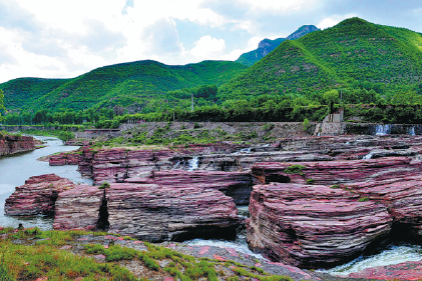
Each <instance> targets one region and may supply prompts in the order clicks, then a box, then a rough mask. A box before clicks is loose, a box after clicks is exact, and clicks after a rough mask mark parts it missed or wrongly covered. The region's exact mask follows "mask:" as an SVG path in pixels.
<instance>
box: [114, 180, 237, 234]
mask: <svg viewBox="0 0 422 281" xmlns="http://www.w3.org/2000/svg"><path fill="white" fill-rule="evenodd" d="M106 196H107V205H108V214H109V218H108V221H109V223H110V232H117V233H119V234H122V235H132V236H135V237H137V238H138V239H144V240H148V241H153V242H158V241H164V240H175V241H183V240H186V239H190V238H200V237H205V238H211V237H213V238H214V237H216V238H218V237H220V238H234V237H235V232H236V228H237V227H238V225H239V218H238V216H237V209H236V205H235V204H234V202H233V200H232V199H231V198H230V197H227V196H225V195H224V194H223V193H221V192H220V191H216V190H211V189H206V190H204V189H200V188H192V187H185V188H171V187H165V186H159V185H154V184H144V185H142V184H127V183H126V184H124V183H123V184H119V183H114V184H111V186H110V188H107V189H106Z"/></svg>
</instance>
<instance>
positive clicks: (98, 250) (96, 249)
mask: <svg viewBox="0 0 422 281" xmlns="http://www.w3.org/2000/svg"><path fill="white" fill-rule="evenodd" d="M84 247H85V252H86V253H87V254H104V253H105V248H104V247H103V246H102V245H99V244H88V245H84Z"/></svg>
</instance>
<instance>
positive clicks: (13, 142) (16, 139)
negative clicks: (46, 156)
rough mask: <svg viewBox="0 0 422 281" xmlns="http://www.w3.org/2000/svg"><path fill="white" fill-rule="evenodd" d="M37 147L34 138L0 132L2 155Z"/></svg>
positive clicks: (0, 153)
mask: <svg viewBox="0 0 422 281" xmlns="http://www.w3.org/2000/svg"><path fill="white" fill-rule="evenodd" d="M35 149H36V142H35V140H34V138H32V137H28V136H21V135H17V134H8V133H4V132H0V156H7V155H12V154H17V153H21V152H27V151H32V150H35Z"/></svg>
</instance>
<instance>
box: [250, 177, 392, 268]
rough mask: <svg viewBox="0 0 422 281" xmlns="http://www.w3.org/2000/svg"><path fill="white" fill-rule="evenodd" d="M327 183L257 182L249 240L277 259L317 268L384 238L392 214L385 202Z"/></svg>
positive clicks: (336, 262)
mask: <svg viewBox="0 0 422 281" xmlns="http://www.w3.org/2000/svg"><path fill="white" fill-rule="evenodd" d="M358 198H359V195H357V194H354V193H351V192H348V191H344V190H339V189H331V188H329V187H326V186H316V185H301V184H282V183H271V184H269V185H257V186H254V190H253V191H252V195H251V202H250V205H249V210H250V219H249V221H248V225H247V239H248V244H249V246H250V247H251V248H252V249H253V250H255V251H259V252H262V253H263V254H264V256H266V257H268V258H269V259H271V260H273V261H280V260H281V261H284V262H287V263H289V264H292V265H295V266H299V267H307V268H318V267H324V266H332V265H334V264H339V263H342V262H345V261H347V260H350V259H352V258H353V257H355V256H356V255H358V254H360V253H361V252H362V251H363V250H365V248H366V247H367V246H368V245H370V244H371V243H372V242H374V241H377V240H380V239H384V238H386V236H387V235H388V234H389V233H390V231H391V225H392V222H393V219H392V218H391V217H390V215H389V213H388V211H387V208H386V207H385V206H383V205H382V204H376V203H375V202H372V201H367V202H359V201H358Z"/></svg>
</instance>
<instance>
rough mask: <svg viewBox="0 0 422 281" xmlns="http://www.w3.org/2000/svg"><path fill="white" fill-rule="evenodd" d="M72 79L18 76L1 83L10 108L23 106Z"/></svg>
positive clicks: (0, 87)
mask: <svg viewBox="0 0 422 281" xmlns="http://www.w3.org/2000/svg"><path fill="white" fill-rule="evenodd" d="M69 80H70V79H42V78H18V79H14V80H10V81H8V82H6V83H3V84H1V85H0V89H2V90H3V91H4V93H5V97H6V98H5V102H6V106H7V108H8V109H16V108H22V107H24V106H25V105H26V104H28V103H32V102H34V101H35V100H37V99H38V98H41V97H42V96H44V95H46V94H48V93H49V92H51V91H53V90H54V89H56V88H57V87H60V86H61V85H63V84H65V83H67V82H68V81H69Z"/></svg>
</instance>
